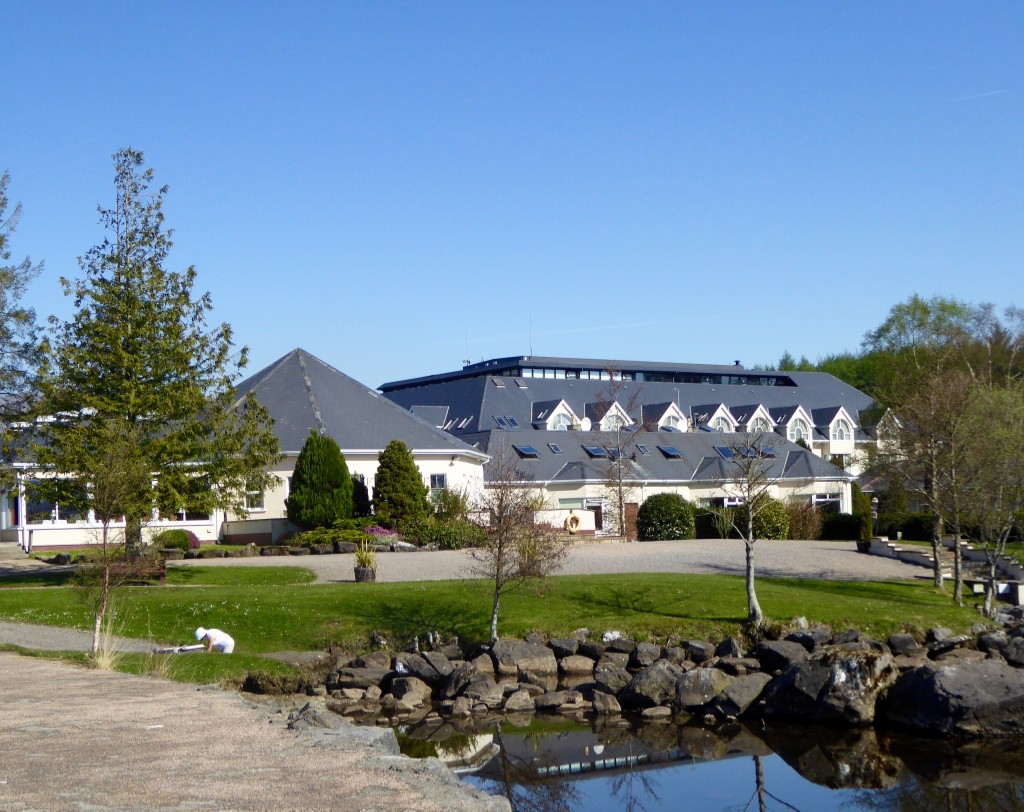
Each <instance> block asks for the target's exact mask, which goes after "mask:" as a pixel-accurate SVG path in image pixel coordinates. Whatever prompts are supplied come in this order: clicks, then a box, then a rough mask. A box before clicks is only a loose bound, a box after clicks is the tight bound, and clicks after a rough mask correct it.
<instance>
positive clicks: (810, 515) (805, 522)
mask: <svg viewBox="0 0 1024 812" xmlns="http://www.w3.org/2000/svg"><path fill="white" fill-rule="evenodd" d="M786 515H787V516H788V517H789V534H788V535H789V538H791V539H806V540H808V541H814V540H815V539H819V538H821V527H822V525H823V524H824V521H825V519H824V516H823V515H822V512H821V511H820V510H818V508H816V507H815V506H814V505H813V504H812V503H811V502H809V501H807V500H804V499H789V500H787V501H786Z"/></svg>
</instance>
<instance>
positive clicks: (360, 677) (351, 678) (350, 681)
mask: <svg viewBox="0 0 1024 812" xmlns="http://www.w3.org/2000/svg"><path fill="white" fill-rule="evenodd" d="M392 673H393V672H392V671H391V669H390V668H341V669H339V670H338V673H337V674H336V675H335V677H334V680H333V681H329V682H328V683H327V690H328V691H335V690H341V689H343V688H369V687H370V686H374V687H376V686H379V685H380V684H381V683H382V682H384V680H385V679H387V678H388V677H389V676H391V674H392Z"/></svg>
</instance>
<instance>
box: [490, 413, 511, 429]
mask: <svg viewBox="0 0 1024 812" xmlns="http://www.w3.org/2000/svg"><path fill="white" fill-rule="evenodd" d="M492 417H494V422H495V423H497V424H498V427H499V428H503V429H507V428H508V423H507V422H506V421H505V418H504V417H500V416H499V415H492Z"/></svg>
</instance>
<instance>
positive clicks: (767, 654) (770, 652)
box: [754, 640, 808, 673]
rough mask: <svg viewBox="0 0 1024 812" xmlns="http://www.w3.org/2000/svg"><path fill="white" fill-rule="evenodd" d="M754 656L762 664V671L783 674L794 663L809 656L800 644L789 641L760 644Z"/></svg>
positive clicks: (768, 641) (771, 641) (769, 641)
mask: <svg viewBox="0 0 1024 812" xmlns="http://www.w3.org/2000/svg"><path fill="white" fill-rule="evenodd" d="M754 656H755V657H756V658H757V660H758V662H760V663H761V669H762V670H764V671H768V672H771V673H776V672H782V671H785V670H786V669H787V668H789V667H790V666H791V665H793V663H795V662H799V661H800V660H802V659H804V658H805V657H807V656H808V653H807V649H806V648H804V647H803V646H802V645H801V644H800V643H794V642H791V641H788V640H766V641H764V642H762V643H758V644H757V647H756V648H755V649H754Z"/></svg>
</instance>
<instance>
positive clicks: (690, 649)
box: [681, 640, 715, 665]
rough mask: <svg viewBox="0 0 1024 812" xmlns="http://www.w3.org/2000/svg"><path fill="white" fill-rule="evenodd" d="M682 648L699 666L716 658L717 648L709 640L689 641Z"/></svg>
mask: <svg viewBox="0 0 1024 812" xmlns="http://www.w3.org/2000/svg"><path fill="white" fill-rule="evenodd" d="M681 647H682V648H683V649H684V650H685V651H686V653H687V654H688V655H689V656H690V659H691V660H693V661H694V662H695V663H697V665H700V664H701V663H702V662H705V661H706V660H710V659H711V658H712V657H714V656H715V646H714V645H713V644H711V643H709V642H708V641H707V640H687V641H685V642H684V643H682V645H681Z"/></svg>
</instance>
